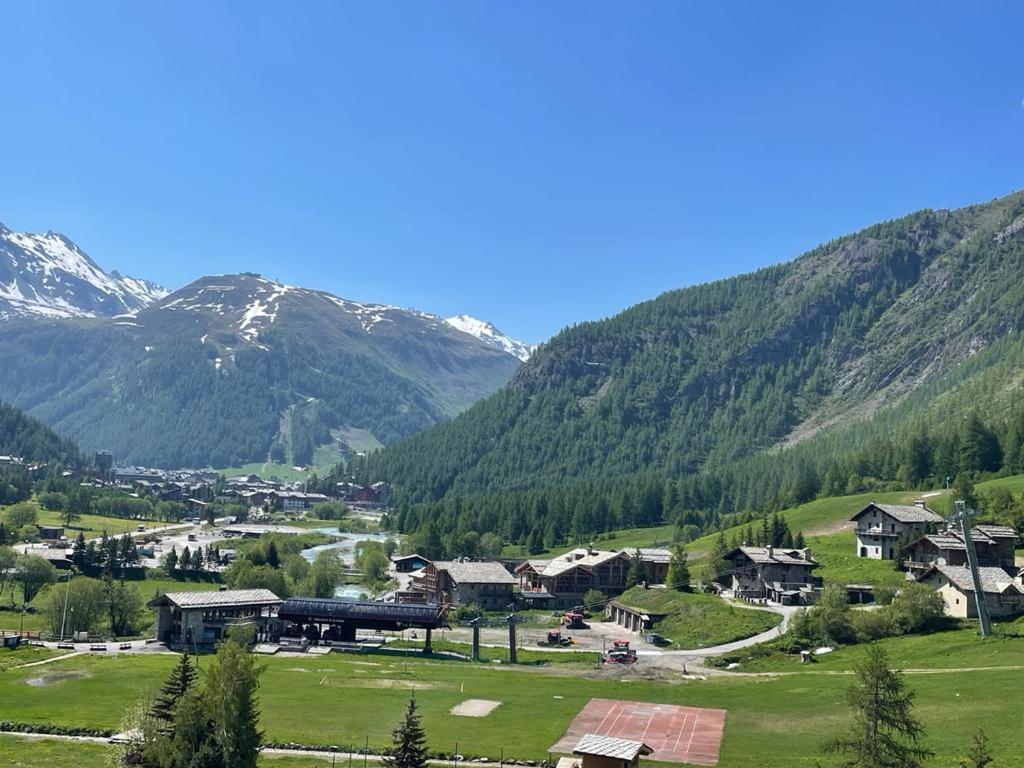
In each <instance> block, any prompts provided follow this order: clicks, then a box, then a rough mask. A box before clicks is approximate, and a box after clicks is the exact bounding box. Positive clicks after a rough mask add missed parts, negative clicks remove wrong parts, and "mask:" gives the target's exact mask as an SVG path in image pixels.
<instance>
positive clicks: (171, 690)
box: [151, 653, 196, 730]
mask: <svg viewBox="0 0 1024 768" xmlns="http://www.w3.org/2000/svg"><path fill="white" fill-rule="evenodd" d="M195 680H196V671H195V668H194V667H193V666H192V663H191V662H190V661H189V659H188V654H187V653H184V654H182V655H181V657H180V658H179V659H178V663H177V664H175V666H174V669H172V670H171V674H170V676H168V678H167V681H166V682H165V683H164V686H163V688H161V689H160V694H159V695H158V696H157V697H156V700H155V701H154V702H153V708H152V710H151V714H152V716H153V717H154V718H155V719H156V720H158V721H159V722H161V723H163V724H165V726H170V725H171V724H172V723H174V712H175V709H176V708H177V706H178V702H179V701H180V700H181V697H182V696H184V695H185V694H186V693H187V692H188V691H189V689H191V688H192V684H193V683H194V682H195ZM165 726H161V728H164V727H165ZM167 730H170V728H169V727H168V728H167Z"/></svg>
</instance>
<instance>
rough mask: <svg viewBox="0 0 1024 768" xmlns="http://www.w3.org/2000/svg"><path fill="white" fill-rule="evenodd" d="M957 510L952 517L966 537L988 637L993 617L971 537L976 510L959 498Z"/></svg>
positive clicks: (977, 601)
mask: <svg viewBox="0 0 1024 768" xmlns="http://www.w3.org/2000/svg"><path fill="white" fill-rule="evenodd" d="M955 504H956V512H954V513H953V514H952V515H951V517H950V519H952V520H957V521H959V523H960V531H961V533H962V534H963V537H964V548H965V549H966V550H967V567H968V568H970V569H971V580H972V581H973V582H974V602H975V605H976V606H977V609H978V623H979V624H980V625H981V636H982V637H988V636H989V635H991V634H992V619H991V618H990V617H989V615H988V602H987V601H986V600H985V590H984V587H983V586H982V583H981V571H980V570H978V555H977V553H976V552H975V549H974V539H972V538H971V518H973V517H974V515H975V511H974V510H973V509H968V508H967V502H965V501H964V500H963V499H958V500H957V501H956V502H955Z"/></svg>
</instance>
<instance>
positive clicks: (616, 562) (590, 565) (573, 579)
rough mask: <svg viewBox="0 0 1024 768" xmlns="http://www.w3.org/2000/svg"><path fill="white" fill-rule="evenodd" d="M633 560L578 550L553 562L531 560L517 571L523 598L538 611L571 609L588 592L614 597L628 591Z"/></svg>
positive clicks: (619, 554)
mask: <svg viewBox="0 0 1024 768" xmlns="http://www.w3.org/2000/svg"><path fill="white" fill-rule="evenodd" d="M632 562H633V559H632V557H630V555H629V553H628V552H600V551H597V550H595V549H591V548H586V549H574V550H572V551H571V552H566V553H565V554H564V555H559V556H558V557H556V558H554V559H552V560H527V561H526V562H525V563H523V564H522V565H520V566H519V567H518V568H516V575H517V576H518V577H519V595H520V598H521V600H522V601H523V602H525V603H526V604H528V605H530V606H532V607H537V608H571V607H573V606H574V605H580V604H581V603H582V602H583V596H584V595H585V594H586V593H587V591H588V590H591V589H597V590H600V591H601V592H603V593H604V594H605V596H606V597H614V596H615V595H618V594H621V593H622V592H623V591H624V590H625V589H626V575H627V574H628V573H629V568H630V565H631V564H632Z"/></svg>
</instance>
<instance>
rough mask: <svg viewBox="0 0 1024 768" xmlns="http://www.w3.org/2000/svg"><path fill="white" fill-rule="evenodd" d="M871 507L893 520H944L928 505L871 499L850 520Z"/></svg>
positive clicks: (932, 521) (903, 521) (913, 521)
mask: <svg viewBox="0 0 1024 768" xmlns="http://www.w3.org/2000/svg"><path fill="white" fill-rule="evenodd" d="M872 507H874V508H875V509H880V510H881V511H882V512H884V513H885V514H887V515H888V516H889V517H891V518H892V519H893V520H896V521H897V522H900V523H941V522H944V520H943V518H942V516H941V515H938V514H936V513H935V512H933V511H932V510H930V509H928V507H919V506H917V505H915V504H879V503H877V502H874V501H872V502H871V503H870V504H868V505H867V506H866V507H864V509H862V510H861V511H860V512H858V513H857V514H856V515H854V516H853V517H852V518H850V519H851V520H856V519H857V518H858V517H860V516H861V515H863V514H864V513H865V512H867V511H868V510H870V509H871V508H872Z"/></svg>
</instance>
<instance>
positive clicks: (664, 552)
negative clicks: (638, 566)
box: [638, 547, 672, 563]
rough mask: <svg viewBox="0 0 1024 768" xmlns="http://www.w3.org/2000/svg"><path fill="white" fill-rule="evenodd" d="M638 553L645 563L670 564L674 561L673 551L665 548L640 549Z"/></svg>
mask: <svg viewBox="0 0 1024 768" xmlns="http://www.w3.org/2000/svg"><path fill="white" fill-rule="evenodd" d="M638 551H639V552H640V559H641V560H642V561H643V562H645V563H668V562H670V561H671V560H672V550H670V549H666V548H664V547H640V549H639V550H638Z"/></svg>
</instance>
